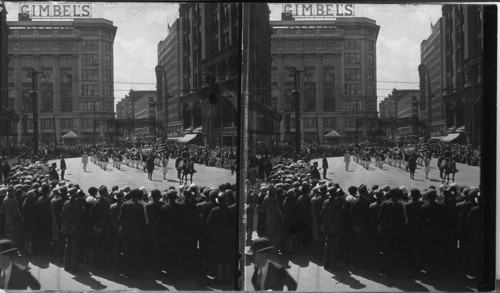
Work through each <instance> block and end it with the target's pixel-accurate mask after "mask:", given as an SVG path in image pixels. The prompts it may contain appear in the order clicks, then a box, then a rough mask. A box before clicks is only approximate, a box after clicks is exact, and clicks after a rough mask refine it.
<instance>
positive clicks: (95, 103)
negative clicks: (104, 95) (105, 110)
mask: <svg viewBox="0 0 500 293" xmlns="http://www.w3.org/2000/svg"><path fill="white" fill-rule="evenodd" d="M96 105H97V102H93V103H92V110H93V112H94V124H93V128H94V145H95V144H96V137H95V129H96V121H95V110H96Z"/></svg>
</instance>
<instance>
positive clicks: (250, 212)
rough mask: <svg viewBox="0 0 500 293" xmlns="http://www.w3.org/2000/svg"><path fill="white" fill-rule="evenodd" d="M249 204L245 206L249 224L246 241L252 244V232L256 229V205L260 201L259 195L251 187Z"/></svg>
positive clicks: (248, 196)
mask: <svg viewBox="0 0 500 293" xmlns="http://www.w3.org/2000/svg"><path fill="white" fill-rule="evenodd" d="M247 194H248V195H247V204H246V207H245V211H246V216H247V225H246V235H247V237H246V242H247V245H249V244H251V241H252V234H253V230H254V227H253V226H254V217H255V206H256V204H257V201H258V196H257V194H256V193H255V192H253V190H252V189H249V191H248V193H247Z"/></svg>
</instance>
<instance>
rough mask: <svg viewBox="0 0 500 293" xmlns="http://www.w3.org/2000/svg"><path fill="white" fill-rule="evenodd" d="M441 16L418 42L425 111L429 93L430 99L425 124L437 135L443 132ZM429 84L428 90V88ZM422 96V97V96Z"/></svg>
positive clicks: (432, 133)
mask: <svg viewBox="0 0 500 293" xmlns="http://www.w3.org/2000/svg"><path fill="white" fill-rule="evenodd" d="M441 23H442V18H439V19H438V21H436V23H435V24H431V31H432V32H431V35H430V36H429V37H428V38H427V39H426V40H423V41H422V43H421V44H420V56H421V62H420V64H423V65H425V72H424V75H425V80H424V81H423V82H424V84H422V85H420V87H421V88H423V89H425V93H424V94H425V99H422V101H421V102H425V111H428V110H429V109H428V98H429V93H430V95H431V101H430V105H431V107H430V111H431V112H430V118H431V121H430V123H429V121H427V122H426V123H427V125H430V133H431V135H438V134H441V133H443V132H444V130H445V128H444V119H443V118H444V105H443V98H442V96H443V80H442V65H441V62H442V55H443V47H442V42H441V41H442V28H441V27H442V25H441ZM429 85H430V87H431V88H430V91H429V89H428V87H429ZM422 98H423V97H422ZM427 115H428V113H427V112H426V113H425V114H424V118H425V119H426V120H427V119H428V116H427Z"/></svg>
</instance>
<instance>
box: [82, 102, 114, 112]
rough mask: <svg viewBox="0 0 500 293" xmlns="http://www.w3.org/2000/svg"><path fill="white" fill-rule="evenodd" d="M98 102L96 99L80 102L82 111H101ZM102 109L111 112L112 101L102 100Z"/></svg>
mask: <svg viewBox="0 0 500 293" xmlns="http://www.w3.org/2000/svg"><path fill="white" fill-rule="evenodd" d="M101 110H102V109H101V107H100V103H99V102H97V101H83V102H82V111H85V112H90V111H92V112H93V111H101ZM104 111H106V112H111V111H113V102H112V101H104Z"/></svg>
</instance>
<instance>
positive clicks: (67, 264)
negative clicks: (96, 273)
mask: <svg viewBox="0 0 500 293" xmlns="http://www.w3.org/2000/svg"><path fill="white" fill-rule="evenodd" d="M69 195H70V198H69V199H68V200H66V201H65V202H64V205H63V209H62V212H61V218H62V228H61V233H62V234H63V235H64V237H65V249H64V260H63V263H64V270H66V271H69V272H71V271H74V270H77V269H79V268H80V265H79V254H80V243H81V237H82V234H83V233H82V212H83V211H82V205H81V202H80V201H79V200H78V194H77V189H76V187H72V188H71V189H70V190H69Z"/></svg>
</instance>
